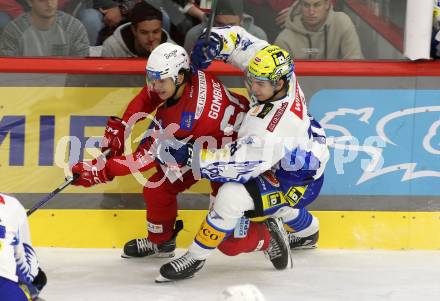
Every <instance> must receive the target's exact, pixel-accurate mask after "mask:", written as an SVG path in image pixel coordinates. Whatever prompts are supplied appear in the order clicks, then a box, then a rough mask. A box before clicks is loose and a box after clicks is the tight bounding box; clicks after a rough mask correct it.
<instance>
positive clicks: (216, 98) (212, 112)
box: [208, 81, 223, 119]
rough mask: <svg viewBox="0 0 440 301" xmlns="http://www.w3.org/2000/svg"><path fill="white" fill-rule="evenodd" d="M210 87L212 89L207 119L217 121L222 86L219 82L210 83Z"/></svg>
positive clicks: (220, 104) (220, 105)
mask: <svg viewBox="0 0 440 301" xmlns="http://www.w3.org/2000/svg"><path fill="white" fill-rule="evenodd" d="M212 86H213V88H214V89H213V90H212V103H211V107H210V108H209V113H208V117H209V118H211V119H217V118H218V114H219V112H220V110H221V107H222V99H223V94H222V88H221V87H222V85H221V84H220V83H219V82H215V81H212Z"/></svg>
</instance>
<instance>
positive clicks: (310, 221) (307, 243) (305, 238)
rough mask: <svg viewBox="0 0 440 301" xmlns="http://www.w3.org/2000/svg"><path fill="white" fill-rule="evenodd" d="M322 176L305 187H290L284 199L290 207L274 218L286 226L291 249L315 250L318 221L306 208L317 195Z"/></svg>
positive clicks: (322, 179)
mask: <svg viewBox="0 0 440 301" xmlns="http://www.w3.org/2000/svg"><path fill="white" fill-rule="evenodd" d="M323 182H324V176H322V177H320V178H319V179H317V180H315V181H313V182H312V183H310V184H308V185H306V186H292V187H291V188H290V189H289V190H288V191H287V192H286V193H285V198H286V199H287V200H288V201H289V202H290V203H291V204H292V207H293V208H292V207H288V208H282V209H281V210H280V211H279V212H277V213H276V216H277V217H279V218H282V219H283V222H284V224H285V225H286V226H287V230H288V235H289V242H290V248H291V249H311V248H316V247H317V243H318V239H319V220H318V218H317V217H316V216H314V215H313V214H311V213H310V212H309V211H308V210H307V209H306V207H307V206H308V205H309V204H310V203H312V202H313V201H314V200H315V199H316V198H317V197H318V195H319V192H320V191H321V187H322V184H323Z"/></svg>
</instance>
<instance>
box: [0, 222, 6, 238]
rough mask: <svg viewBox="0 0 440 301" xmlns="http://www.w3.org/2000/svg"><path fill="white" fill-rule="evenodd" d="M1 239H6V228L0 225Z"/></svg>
mask: <svg viewBox="0 0 440 301" xmlns="http://www.w3.org/2000/svg"><path fill="white" fill-rule="evenodd" d="M0 238H6V227H5V226H3V225H0Z"/></svg>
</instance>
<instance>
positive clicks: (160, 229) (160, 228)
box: [148, 222, 163, 233]
mask: <svg viewBox="0 0 440 301" xmlns="http://www.w3.org/2000/svg"><path fill="white" fill-rule="evenodd" d="M148 232H151V233H163V226H162V225H155V224H153V223H150V222H149V223H148Z"/></svg>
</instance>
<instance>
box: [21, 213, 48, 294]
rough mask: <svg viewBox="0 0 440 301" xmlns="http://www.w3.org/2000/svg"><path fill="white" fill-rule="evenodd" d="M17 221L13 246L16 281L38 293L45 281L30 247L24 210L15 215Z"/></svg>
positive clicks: (33, 251) (44, 276)
mask: <svg viewBox="0 0 440 301" xmlns="http://www.w3.org/2000/svg"><path fill="white" fill-rule="evenodd" d="M17 219H18V220H20V221H21V222H20V224H19V227H18V231H17V233H18V235H17V237H16V238H15V240H16V244H15V246H14V256H15V262H16V264H17V276H18V281H19V282H20V283H24V284H26V285H28V286H33V287H35V288H36V289H37V290H38V291H40V290H41V289H42V288H43V287H44V286H45V285H46V282H47V279H46V275H45V273H44V272H43V271H42V270H41V268H40V266H39V263H38V259H37V255H36V253H35V250H34V249H33V247H32V243H31V237H30V232H29V223H28V219H27V216H26V212H25V211H24V209H23V210H20V212H19V213H18V214H17Z"/></svg>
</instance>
